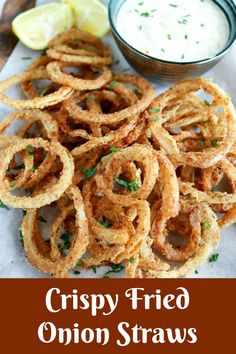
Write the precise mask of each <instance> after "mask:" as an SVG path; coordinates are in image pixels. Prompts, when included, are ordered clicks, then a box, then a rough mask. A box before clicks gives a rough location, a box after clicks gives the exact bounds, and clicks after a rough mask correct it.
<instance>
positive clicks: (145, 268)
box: [127, 199, 220, 278]
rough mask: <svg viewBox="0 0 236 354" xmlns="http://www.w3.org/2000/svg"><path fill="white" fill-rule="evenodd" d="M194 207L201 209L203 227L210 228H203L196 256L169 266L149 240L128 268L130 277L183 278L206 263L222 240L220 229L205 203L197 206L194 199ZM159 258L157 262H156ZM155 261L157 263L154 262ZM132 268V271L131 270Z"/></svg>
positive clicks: (186, 201)
mask: <svg viewBox="0 0 236 354" xmlns="http://www.w3.org/2000/svg"><path fill="white" fill-rule="evenodd" d="M189 201H190V200H189V199H181V205H183V203H189ZM191 203H192V207H193V209H194V207H195V206H197V207H198V208H199V210H198V218H200V223H201V225H204V223H206V222H207V225H208V226H209V227H206V228H204V227H202V228H201V234H200V235H199V241H200V245H199V247H198V250H197V252H196V253H195V255H194V256H192V257H190V258H189V259H188V260H186V261H181V262H173V263H171V264H169V262H168V263H167V262H166V261H165V260H162V259H160V258H159V256H156V255H155V253H154V252H155V247H154V251H153V249H152V241H151V240H150V239H148V240H147V242H146V243H145V244H143V246H142V247H141V249H140V253H139V254H138V255H137V257H136V259H135V262H134V263H133V264H132V265H131V266H130V265H129V266H128V270H127V275H128V276H129V277H138V278H143V277H144V278H181V277H186V276H188V275H189V274H191V273H192V272H193V271H194V270H195V269H197V268H198V267H199V266H200V265H201V264H203V263H205V262H206V261H207V259H208V257H209V256H210V255H211V253H212V252H213V250H214V249H215V248H216V247H218V243H219V238H220V229H219V226H218V224H217V220H216V216H215V214H214V212H213V211H212V209H211V208H210V207H209V206H208V205H207V204H205V203H202V204H200V205H199V204H195V205H194V199H192V200H191ZM156 258H157V260H156ZM154 259H155V261H153V260H154ZM130 268H131V269H130Z"/></svg>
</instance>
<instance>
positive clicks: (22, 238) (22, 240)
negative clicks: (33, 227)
mask: <svg viewBox="0 0 236 354" xmlns="http://www.w3.org/2000/svg"><path fill="white" fill-rule="evenodd" d="M20 243H21V244H22V246H23V247H24V236H23V233H22V231H21V230H20Z"/></svg>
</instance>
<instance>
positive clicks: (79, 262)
mask: <svg viewBox="0 0 236 354" xmlns="http://www.w3.org/2000/svg"><path fill="white" fill-rule="evenodd" d="M82 264H83V260H82V259H79V260H78V262H77V263H76V267H81V266H82Z"/></svg>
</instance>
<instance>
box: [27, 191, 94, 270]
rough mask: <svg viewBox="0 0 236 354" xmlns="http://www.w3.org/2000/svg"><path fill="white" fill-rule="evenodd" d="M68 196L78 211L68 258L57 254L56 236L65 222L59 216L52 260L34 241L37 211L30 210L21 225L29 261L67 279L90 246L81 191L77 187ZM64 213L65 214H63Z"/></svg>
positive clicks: (55, 225)
mask: <svg viewBox="0 0 236 354" xmlns="http://www.w3.org/2000/svg"><path fill="white" fill-rule="evenodd" d="M68 194H69V196H70V197H72V199H73V203H74V207H75V211H76V214H75V215H76V216H75V217H76V219H75V220H76V221H75V222H76V234H75V235H74V239H73V243H72V246H71V248H70V250H69V253H68V255H67V256H62V255H61V254H60V253H58V252H59V251H58V252H55V247H56V246H55V244H54V238H55V237H54V236H55V234H57V231H58V228H59V227H60V225H61V221H63V217H64V214H63V217H61V216H59V217H58V219H57V220H56V222H55V224H54V228H53V235H54V236H53V238H52V244H53V246H52V251H51V252H52V253H51V255H52V258H51V256H50V255H48V256H46V255H45V254H43V253H42V251H41V250H40V249H39V247H38V245H37V244H36V242H35V240H34V233H35V224H36V223H38V221H37V215H38V211H37V209H33V210H29V211H28V212H27V214H26V216H25V217H24V220H23V223H22V225H21V230H22V234H23V238H24V249H25V252H26V255H27V259H28V261H29V262H30V263H31V264H32V265H33V266H35V267H36V268H38V269H39V270H41V271H42V272H45V273H49V274H53V275H54V276H56V277H65V276H66V272H67V271H68V270H69V269H71V268H74V267H75V266H76V263H77V261H78V259H80V258H81V257H82V256H83V254H84V253H85V251H86V247H87V245H88V225H87V218H86V216H85V212H84V206H83V200H82V197H81V194H80V191H79V189H78V188H76V187H75V186H73V187H71V188H70V189H69V190H68ZM62 213H63V212H62ZM64 213H65V212H64Z"/></svg>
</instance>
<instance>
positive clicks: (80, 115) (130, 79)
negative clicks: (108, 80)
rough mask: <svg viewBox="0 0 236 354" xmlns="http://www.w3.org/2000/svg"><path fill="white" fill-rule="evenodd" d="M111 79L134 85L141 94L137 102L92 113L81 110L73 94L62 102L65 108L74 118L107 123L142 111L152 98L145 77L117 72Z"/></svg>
mask: <svg viewBox="0 0 236 354" xmlns="http://www.w3.org/2000/svg"><path fill="white" fill-rule="evenodd" d="M112 80H113V81H114V82H116V81H117V82H121V83H129V84H132V85H134V86H135V87H137V89H138V90H139V91H140V93H141V95H142V96H141V98H140V99H139V100H138V101H137V103H135V104H132V105H131V106H130V107H127V108H124V109H122V110H121V111H117V112H114V113H108V114H104V113H94V112H88V111H85V110H83V109H82V108H80V107H79V106H78V105H77V104H76V103H77V102H76V100H75V99H74V96H72V97H70V98H69V99H68V100H66V101H65V102H64V106H65V108H66V109H67V110H68V112H69V113H70V115H71V116H72V117H73V118H74V119H79V120H80V121H84V122H86V123H99V124H106V125H107V124H112V123H118V122H120V121H122V120H124V119H126V118H128V117H133V116H134V115H136V114H139V113H141V112H143V111H144V110H145V109H146V108H147V107H148V106H149V105H150V103H151V101H152V99H153V93H154V91H153V88H152V86H151V84H150V83H149V82H148V81H146V80H145V79H143V78H141V77H138V76H134V75H125V74H117V75H115V76H114V77H113V79H112ZM108 86H109V85H108Z"/></svg>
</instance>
